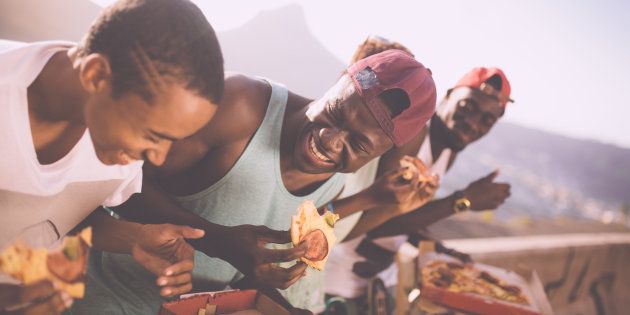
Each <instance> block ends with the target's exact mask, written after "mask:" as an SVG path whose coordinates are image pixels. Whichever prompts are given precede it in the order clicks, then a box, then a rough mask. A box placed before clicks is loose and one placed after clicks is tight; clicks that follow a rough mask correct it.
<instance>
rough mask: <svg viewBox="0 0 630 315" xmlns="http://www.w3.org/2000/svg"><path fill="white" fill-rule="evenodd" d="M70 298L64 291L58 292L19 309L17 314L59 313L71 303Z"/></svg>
mask: <svg viewBox="0 0 630 315" xmlns="http://www.w3.org/2000/svg"><path fill="white" fill-rule="evenodd" d="M72 302H73V301H72V298H71V297H70V295H69V294H68V293H66V292H59V291H57V292H56V293H54V294H52V295H50V296H48V297H47V298H45V299H43V300H39V301H37V302H35V303H33V304H31V305H29V306H26V307H25V308H22V309H19V311H18V313H19V314H28V315H30V314H61V313H63V312H64V311H65V310H66V309H67V308H69V307H70V306H71V305H72Z"/></svg>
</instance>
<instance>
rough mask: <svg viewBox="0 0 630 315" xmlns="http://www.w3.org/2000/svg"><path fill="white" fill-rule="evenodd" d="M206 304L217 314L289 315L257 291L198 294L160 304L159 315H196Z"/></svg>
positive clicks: (183, 296) (285, 310)
mask: <svg viewBox="0 0 630 315" xmlns="http://www.w3.org/2000/svg"><path fill="white" fill-rule="evenodd" d="M206 304H211V305H216V306H217V314H229V313H233V312H237V311H244V310H248V309H255V310H258V311H260V312H261V313H263V314H265V315H267V314H269V315H289V314H290V313H289V311H288V310H287V309H285V308H284V307H282V306H281V305H280V304H278V303H276V302H275V301H273V300H272V299H271V298H269V297H268V296H266V295H265V294H262V293H260V292H258V291H257V290H243V291H240V290H230V291H219V292H200V293H193V294H186V295H182V296H181V297H180V299H178V300H175V301H169V302H164V303H162V308H161V309H160V313H159V314H160V315H197V314H198V311H199V309H202V308H205V306H206Z"/></svg>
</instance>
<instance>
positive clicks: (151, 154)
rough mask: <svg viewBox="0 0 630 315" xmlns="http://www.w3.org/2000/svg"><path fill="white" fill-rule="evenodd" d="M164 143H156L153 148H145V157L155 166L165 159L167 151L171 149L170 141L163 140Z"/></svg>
mask: <svg viewBox="0 0 630 315" xmlns="http://www.w3.org/2000/svg"><path fill="white" fill-rule="evenodd" d="M163 142H164V143H163V144H162V143H161V144H159V145H157V146H156V147H155V148H151V149H149V150H147V153H146V159H147V160H148V161H149V162H150V163H151V164H153V165H155V166H160V165H162V164H164V161H166V157H167V156H168V152H169V150H170V149H171V145H172V142H170V141H163Z"/></svg>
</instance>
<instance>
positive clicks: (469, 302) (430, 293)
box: [418, 252, 551, 315]
mask: <svg viewBox="0 0 630 315" xmlns="http://www.w3.org/2000/svg"><path fill="white" fill-rule="evenodd" d="M432 261H446V262H459V261H458V260H457V259H454V258H453V257H451V256H448V255H444V254H437V253H435V252H429V253H424V254H422V255H420V256H419V257H418V267H419V268H418V273H419V279H420V282H421V279H422V276H421V275H422V273H421V271H420V270H421V269H422V267H424V266H426V265H428V264H429V263H430V262H432ZM473 266H474V267H475V268H476V269H479V270H482V271H486V272H488V273H490V274H492V275H493V276H495V277H497V278H499V279H501V280H504V281H506V282H507V283H509V284H512V285H516V286H518V287H519V288H521V290H522V292H523V294H524V295H525V296H526V297H527V299H528V301H529V302H530V303H531V305H522V304H518V303H510V302H506V301H502V300H498V299H495V298H492V297H485V296H482V295H478V294H474V293H464V292H453V291H449V290H447V289H444V288H440V287H436V286H434V285H431V284H429V285H423V284H422V283H421V289H420V298H426V299H429V300H431V301H432V302H435V303H438V304H441V305H444V306H447V307H450V308H454V309H458V310H461V311H465V312H472V313H475V314H501V315H542V314H545V315H546V314H551V307H550V306H549V301H548V300H547V297H546V295H545V293H544V289H543V287H542V283H541V282H540V280H539V279H538V276H537V275H536V273H535V272H529V274H527V273H526V272H525V271H522V274H518V273H516V272H513V271H509V270H505V269H501V268H497V267H494V266H489V265H485V264H480V263H474V264H473Z"/></svg>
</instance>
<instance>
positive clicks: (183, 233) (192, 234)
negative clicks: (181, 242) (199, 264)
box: [162, 224, 205, 239]
mask: <svg viewBox="0 0 630 315" xmlns="http://www.w3.org/2000/svg"><path fill="white" fill-rule="evenodd" d="M162 231H163V232H164V233H165V234H166V235H170V236H173V237H183V238H190V239H196V238H201V237H203V235H204V234H205V231H204V230H200V229H195V228H192V227H190V226H186V225H174V224H163V229H162Z"/></svg>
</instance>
